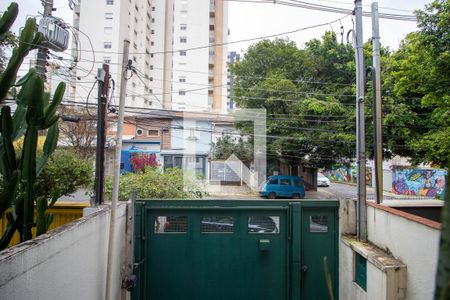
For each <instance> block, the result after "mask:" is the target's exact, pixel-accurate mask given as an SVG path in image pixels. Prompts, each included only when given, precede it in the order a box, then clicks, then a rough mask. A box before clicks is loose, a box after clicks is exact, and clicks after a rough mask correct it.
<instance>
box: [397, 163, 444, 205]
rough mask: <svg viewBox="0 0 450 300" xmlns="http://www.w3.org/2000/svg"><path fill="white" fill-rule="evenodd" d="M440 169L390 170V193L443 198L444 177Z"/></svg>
mask: <svg viewBox="0 0 450 300" xmlns="http://www.w3.org/2000/svg"><path fill="white" fill-rule="evenodd" d="M446 175H447V172H446V171H445V170H442V169H414V168H398V167H394V168H393V170H392V192H394V193H396V194H401V195H414V196H424V197H439V198H442V199H443V197H444V192H445V176H446Z"/></svg>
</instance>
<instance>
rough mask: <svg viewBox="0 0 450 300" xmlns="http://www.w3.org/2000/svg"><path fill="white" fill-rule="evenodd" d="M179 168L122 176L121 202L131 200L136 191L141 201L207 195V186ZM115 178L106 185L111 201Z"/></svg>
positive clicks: (149, 169) (146, 170) (106, 191)
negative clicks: (133, 192) (132, 193)
mask: <svg viewBox="0 0 450 300" xmlns="http://www.w3.org/2000/svg"><path fill="white" fill-rule="evenodd" d="M185 175H187V176H185V178H183V171H182V170H181V169H178V168H171V169H167V170H166V171H165V172H164V173H162V172H161V170H160V169H158V168H147V169H145V171H144V172H139V173H126V174H123V175H121V176H120V182H119V200H120V201H126V200H128V199H129V197H130V195H131V192H132V191H136V196H137V198H141V199H198V198H203V197H204V196H206V195H207V193H206V189H205V186H204V185H203V184H202V183H201V181H199V180H198V178H196V177H195V176H194V175H193V174H185ZM112 188H113V178H112V177H109V178H107V180H106V184H105V194H106V197H107V198H108V199H111V196H112Z"/></svg>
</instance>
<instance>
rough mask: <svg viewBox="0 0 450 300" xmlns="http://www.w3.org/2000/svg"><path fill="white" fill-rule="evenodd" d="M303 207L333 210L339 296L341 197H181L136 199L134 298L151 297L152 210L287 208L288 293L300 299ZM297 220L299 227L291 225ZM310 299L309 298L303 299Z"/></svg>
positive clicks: (335, 277) (335, 282)
mask: <svg viewBox="0 0 450 300" xmlns="http://www.w3.org/2000/svg"><path fill="white" fill-rule="evenodd" d="M303 208H329V209H333V210H334V215H335V218H334V224H333V226H334V230H335V231H336V232H334V239H333V243H334V245H335V251H334V255H335V273H334V274H331V276H332V284H333V293H334V299H339V232H340V229H339V200H334V199H327V200H320V199H301V200H291V199H287V200H264V199H248V200H232V199H230V200H180V199H167V200H158V199H137V200H136V202H135V208H134V218H135V221H134V264H133V270H134V272H133V274H134V275H136V285H135V287H134V288H133V290H132V293H131V299H134V300H138V299H149V298H148V296H149V294H148V291H147V289H146V284H145V282H146V276H145V270H146V260H145V258H144V257H143V255H144V254H145V252H146V249H145V246H146V234H147V233H146V226H145V225H146V220H145V218H146V215H147V212H148V211H152V210H167V211H170V210H178V211H179V210H186V211H189V210H205V211H208V210H219V209H226V210H258V209H261V210H268V209H271V210H283V211H284V210H286V211H287V214H286V217H287V239H286V242H287V243H288V245H287V250H288V251H287V252H288V255H287V257H286V260H287V268H286V269H287V277H286V278H287V283H286V285H287V286H286V288H287V293H286V294H287V295H288V299H290V300H299V299H301V281H302V270H301V268H302V261H301V255H302V245H301V238H302V223H301V220H302V213H303ZM295 223H297V224H298V225H299V226H295V227H294V226H292V225H293V224H295ZM301 300H308V299H301Z"/></svg>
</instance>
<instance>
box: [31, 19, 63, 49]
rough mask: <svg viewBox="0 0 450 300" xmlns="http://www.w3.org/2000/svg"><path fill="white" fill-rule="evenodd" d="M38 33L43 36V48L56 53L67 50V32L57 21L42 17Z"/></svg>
mask: <svg viewBox="0 0 450 300" xmlns="http://www.w3.org/2000/svg"><path fill="white" fill-rule="evenodd" d="M38 31H39V32H42V34H43V35H44V38H45V42H44V43H45V46H46V47H48V48H49V49H51V50H53V51H56V52H61V51H64V50H66V49H67V47H68V45H69V31H68V30H67V29H66V28H65V25H64V23H63V22H61V21H60V20H59V19H57V18H54V17H43V18H42V19H41V21H40V22H39V28H38Z"/></svg>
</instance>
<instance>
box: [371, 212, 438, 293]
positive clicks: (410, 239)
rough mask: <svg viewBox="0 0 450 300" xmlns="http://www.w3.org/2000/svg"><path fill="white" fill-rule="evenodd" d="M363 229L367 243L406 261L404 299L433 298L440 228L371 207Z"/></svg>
mask: <svg viewBox="0 0 450 300" xmlns="http://www.w3.org/2000/svg"><path fill="white" fill-rule="evenodd" d="M367 230H368V236H369V240H370V242H372V243H374V244H375V245H377V246H378V247H380V248H382V249H386V250H387V251H388V252H390V253H392V255H393V256H394V257H396V258H398V259H400V260H401V261H402V262H403V263H404V264H406V266H407V270H408V271H407V289H406V293H407V294H406V299H409V300H427V299H433V291H434V286H435V276H436V269H437V257H438V253H439V238H440V231H439V230H438V229H436V228H432V227H431V226H427V225H425V224H421V223H419V222H415V221H412V220H409V219H407V218H405V217H402V216H398V215H395V214H392V213H389V212H386V211H384V210H381V209H377V208H374V207H371V206H369V207H368V209H367Z"/></svg>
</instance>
